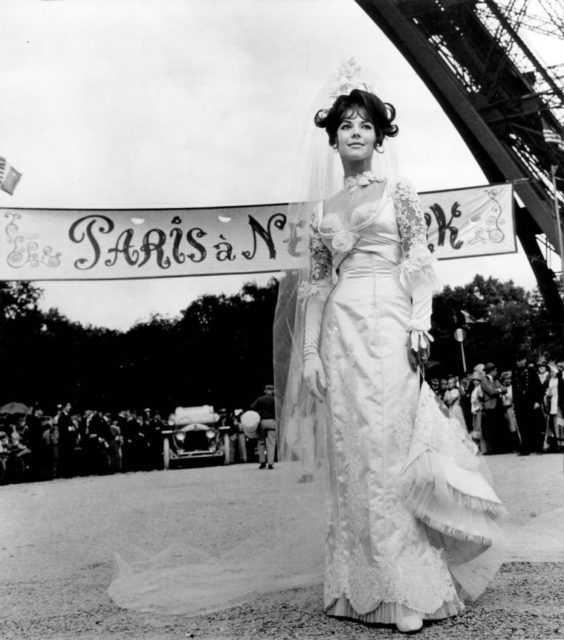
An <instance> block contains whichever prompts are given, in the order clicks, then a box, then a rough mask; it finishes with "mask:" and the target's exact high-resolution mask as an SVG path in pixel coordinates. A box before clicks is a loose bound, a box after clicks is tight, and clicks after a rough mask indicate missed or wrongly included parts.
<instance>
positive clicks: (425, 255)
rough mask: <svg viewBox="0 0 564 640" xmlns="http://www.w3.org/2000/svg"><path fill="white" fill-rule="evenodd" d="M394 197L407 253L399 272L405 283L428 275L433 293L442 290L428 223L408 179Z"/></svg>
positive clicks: (403, 245) (396, 188)
mask: <svg viewBox="0 0 564 640" xmlns="http://www.w3.org/2000/svg"><path fill="white" fill-rule="evenodd" d="M392 198H393V201H394V208H395V212H396V219H397V223H398V229H399V233H400V238H401V245H402V248H403V254H404V259H403V262H402V264H401V269H400V277H401V279H402V281H404V282H407V281H409V280H410V279H411V278H412V277H413V275H414V274H415V273H418V272H419V273H423V274H424V275H425V277H426V279H427V282H428V284H429V285H430V286H431V289H432V290H433V291H438V290H440V289H441V283H440V281H439V279H438V277H437V275H436V274H435V270H434V265H435V263H436V258H435V257H434V256H433V254H432V253H431V252H430V251H429V248H428V246H427V224H426V222H425V216H424V214H423V205H422V204H421V200H420V198H419V195H418V194H417V191H415V188H414V187H413V185H412V184H411V183H410V182H409V181H408V180H399V181H398V182H397V183H396V184H395V186H394V189H393V192H392Z"/></svg>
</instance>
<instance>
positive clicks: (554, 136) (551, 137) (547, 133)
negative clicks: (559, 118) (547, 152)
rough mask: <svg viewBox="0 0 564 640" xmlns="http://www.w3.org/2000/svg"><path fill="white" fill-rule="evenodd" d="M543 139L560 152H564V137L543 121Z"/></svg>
mask: <svg viewBox="0 0 564 640" xmlns="http://www.w3.org/2000/svg"><path fill="white" fill-rule="evenodd" d="M542 137H543V138H544V141H545V142H546V143H547V144H552V145H554V146H555V147H558V149H559V150H560V151H564V140H563V139H562V136H561V135H560V134H559V133H557V132H556V131H554V129H553V128H552V127H551V126H550V125H548V124H547V123H546V122H545V121H544V120H543V121H542Z"/></svg>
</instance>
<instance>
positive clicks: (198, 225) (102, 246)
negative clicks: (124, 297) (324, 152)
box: [0, 184, 516, 280]
mask: <svg viewBox="0 0 564 640" xmlns="http://www.w3.org/2000/svg"><path fill="white" fill-rule="evenodd" d="M421 198H422V201H423V207H424V212H425V220H426V223H427V227H428V243H429V248H430V249H431V250H432V251H433V252H434V253H435V254H436V256H437V258H438V259H439V260H448V259H451V258H467V257H470V256H481V255H489V254H495V253H513V252H515V251H516V245H515V233H514V220H513V194H512V186H511V185H506V184H502V185H488V186H482V187H471V188H467V189H457V190H450V191H436V192H432V193H422V194H421ZM313 209H314V206H313V205H312V210H313ZM307 234H308V230H307V228H306V227H305V225H303V224H302V225H299V224H298V225H296V224H294V222H293V221H292V220H291V219H290V218H289V216H288V213H287V206H286V205H262V206H252V207H250V206H249V207H225V208H213V209H212V208H208V209H151V210H147V209H135V210H133V209H128V210H106V209H104V210H68V209H65V210H60V209H14V208H3V209H0V279H1V280H104V279H124V278H158V277H171V276H176V277H180V276H202V275H219V274H229V273H232V274H233V273H260V272H263V273H264V272H275V271H283V270H286V269H292V268H296V267H297V266H298V265H299V264H300V255H301V254H302V253H303V252H304V251H305V250H306V249H307V241H308V240H307Z"/></svg>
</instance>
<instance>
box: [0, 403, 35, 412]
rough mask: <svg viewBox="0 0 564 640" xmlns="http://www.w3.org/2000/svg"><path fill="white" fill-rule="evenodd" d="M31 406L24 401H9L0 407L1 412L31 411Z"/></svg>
mask: <svg viewBox="0 0 564 640" xmlns="http://www.w3.org/2000/svg"><path fill="white" fill-rule="evenodd" d="M30 411H31V407H28V406H27V405H25V404H23V402H8V404H5V405H4V406H3V407H0V413H29V412H30Z"/></svg>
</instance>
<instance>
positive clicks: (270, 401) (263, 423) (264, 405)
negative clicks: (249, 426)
mask: <svg viewBox="0 0 564 640" xmlns="http://www.w3.org/2000/svg"><path fill="white" fill-rule="evenodd" d="M250 409H251V410H252V411H256V412H257V413H258V414H259V416H260V426H259V437H258V456H259V469H266V467H267V462H268V468H269V469H274V454H275V452H276V414H275V409H274V385H272V384H267V385H266V386H265V387H264V393H263V395H262V396H260V397H258V398H257V399H256V400H255V401H254V402H253V404H251V406H250Z"/></svg>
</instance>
